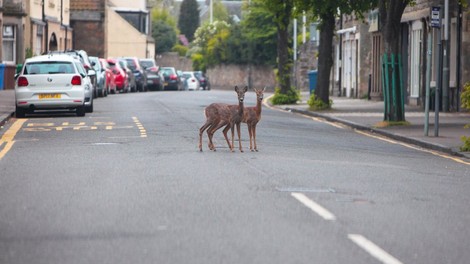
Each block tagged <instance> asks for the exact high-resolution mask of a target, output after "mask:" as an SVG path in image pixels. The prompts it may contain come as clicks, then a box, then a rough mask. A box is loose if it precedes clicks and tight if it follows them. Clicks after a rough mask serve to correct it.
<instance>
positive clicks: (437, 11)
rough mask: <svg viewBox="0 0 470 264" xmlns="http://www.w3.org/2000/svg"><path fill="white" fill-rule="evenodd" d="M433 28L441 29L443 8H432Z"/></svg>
mask: <svg viewBox="0 0 470 264" xmlns="http://www.w3.org/2000/svg"><path fill="white" fill-rule="evenodd" d="M431 27H433V28H440V27H441V8H440V7H439V6H433V7H431Z"/></svg>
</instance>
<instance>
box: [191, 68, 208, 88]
mask: <svg viewBox="0 0 470 264" xmlns="http://www.w3.org/2000/svg"><path fill="white" fill-rule="evenodd" d="M194 75H195V76H196V78H197V79H198V80H199V83H200V84H201V88H202V89H203V90H210V89H211V84H210V82H209V78H207V76H206V75H205V74H204V72H202V71H195V72H194Z"/></svg>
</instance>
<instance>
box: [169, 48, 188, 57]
mask: <svg viewBox="0 0 470 264" xmlns="http://www.w3.org/2000/svg"><path fill="white" fill-rule="evenodd" d="M171 51H175V52H178V55H180V56H181V57H184V56H186V53H187V52H188V47H186V46H183V45H175V46H173V48H172V49H171Z"/></svg>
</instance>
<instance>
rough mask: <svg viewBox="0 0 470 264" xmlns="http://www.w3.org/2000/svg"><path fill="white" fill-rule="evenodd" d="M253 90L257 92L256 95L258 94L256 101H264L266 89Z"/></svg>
mask: <svg viewBox="0 0 470 264" xmlns="http://www.w3.org/2000/svg"><path fill="white" fill-rule="evenodd" d="M253 90H255V93H256V99H257V100H258V101H260V102H261V101H263V97H264V91H265V90H266V87H264V88H263V89H260V90H258V89H256V88H253Z"/></svg>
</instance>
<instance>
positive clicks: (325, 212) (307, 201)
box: [291, 192, 336, 221]
mask: <svg viewBox="0 0 470 264" xmlns="http://www.w3.org/2000/svg"><path fill="white" fill-rule="evenodd" d="M291 195H292V196H293V197H294V198H295V199H297V200H298V201H299V202H301V203H302V204H303V205H305V206H307V207H308V208H310V209H311V210H312V211H314V212H315V213H317V214H318V215H319V216H321V217H323V219H325V220H327V221H334V220H336V216H334V215H333V214H332V213H330V211H328V210H326V209H325V208H324V207H323V206H321V205H319V204H317V203H316V202H314V201H312V200H311V199H309V198H308V197H307V196H305V195H304V194H303V193H296V192H293V193H291Z"/></svg>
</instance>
